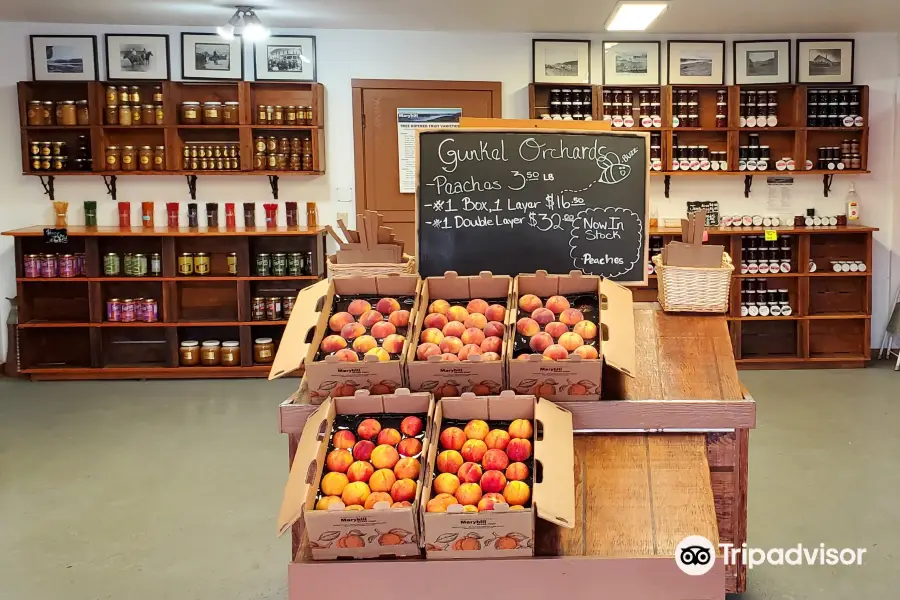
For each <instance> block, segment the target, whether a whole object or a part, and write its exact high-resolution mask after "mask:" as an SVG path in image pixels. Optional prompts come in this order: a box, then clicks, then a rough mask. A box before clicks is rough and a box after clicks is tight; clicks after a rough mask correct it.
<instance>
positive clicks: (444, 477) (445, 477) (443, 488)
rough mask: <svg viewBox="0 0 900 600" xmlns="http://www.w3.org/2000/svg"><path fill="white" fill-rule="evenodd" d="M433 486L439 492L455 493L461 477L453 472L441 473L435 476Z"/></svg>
mask: <svg viewBox="0 0 900 600" xmlns="http://www.w3.org/2000/svg"><path fill="white" fill-rule="evenodd" d="M432 487H434V491H435V492H437V493H438V494H455V493H456V490H458V489H459V477H457V476H456V475H454V474H453V473H441V474H440V475H438V476H437V477H435V478H434V485H433V486H432Z"/></svg>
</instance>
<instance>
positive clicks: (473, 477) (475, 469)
mask: <svg viewBox="0 0 900 600" xmlns="http://www.w3.org/2000/svg"><path fill="white" fill-rule="evenodd" d="M481 474H482V471H481V465H479V464H478V463H474V462H467V463H463V465H462V466H461V467H460V468H459V471H457V472H456V476H457V477H459V480H460V481H461V482H463V483H478V482H479V481H481Z"/></svg>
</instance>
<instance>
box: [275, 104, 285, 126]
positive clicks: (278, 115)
mask: <svg viewBox="0 0 900 600" xmlns="http://www.w3.org/2000/svg"><path fill="white" fill-rule="evenodd" d="M272 125H284V107H283V106H278V105H275V110H274V111H273V113H272Z"/></svg>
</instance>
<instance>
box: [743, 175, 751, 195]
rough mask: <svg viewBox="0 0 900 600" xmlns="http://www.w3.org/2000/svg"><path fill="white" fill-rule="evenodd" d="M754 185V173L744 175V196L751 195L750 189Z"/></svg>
mask: <svg viewBox="0 0 900 600" xmlns="http://www.w3.org/2000/svg"><path fill="white" fill-rule="evenodd" d="M752 187H753V175H744V198H749V197H750V189H751V188H752Z"/></svg>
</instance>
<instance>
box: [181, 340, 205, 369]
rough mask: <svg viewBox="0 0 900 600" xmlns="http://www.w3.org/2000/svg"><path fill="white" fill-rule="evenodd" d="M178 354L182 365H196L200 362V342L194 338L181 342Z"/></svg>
mask: <svg viewBox="0 0 900 600" xmlns="http://www.w3.org/2000/svg"><path fill="white" fill-rule="evenodd" d="M179 355H180V363H181V366H182V367H196V366H197V365H199V364H200V342H198V341H195V340H185V341H183V342H181V347H180V348H179Z"/></svg>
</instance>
